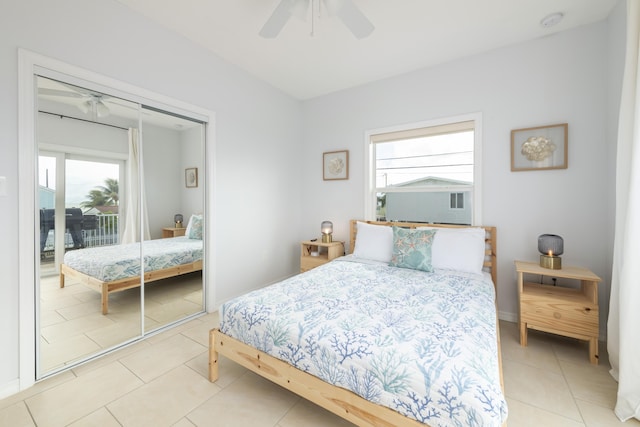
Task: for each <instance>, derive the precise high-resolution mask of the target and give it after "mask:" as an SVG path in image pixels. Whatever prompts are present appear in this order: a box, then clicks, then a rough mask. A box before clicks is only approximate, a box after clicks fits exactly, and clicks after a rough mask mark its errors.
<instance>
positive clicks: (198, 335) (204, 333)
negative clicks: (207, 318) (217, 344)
mask: <svg viewBox="0 0 640 427" xmlns="http://www.w3.org/2000/svg"><path fill="white" fill-rule="evenodd" d="M211 329H212V328H211V327H210V326H209V325H207V324H206V323H202V322H197V323H196V322H194V323H192V324H191V327H190V328H188V329H185V330H184V331H182V335H184V336H186V337H189V338H191V339H192V340H194V341H195V342H198V343H200V344H202V345H203V346H205V347H209V331H211Z"/></svg>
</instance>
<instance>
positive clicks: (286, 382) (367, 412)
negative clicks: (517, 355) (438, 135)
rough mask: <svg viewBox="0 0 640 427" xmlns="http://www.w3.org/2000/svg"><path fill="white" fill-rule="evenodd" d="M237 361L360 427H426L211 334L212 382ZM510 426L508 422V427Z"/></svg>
mask: <svg viewBox="0 0 640 427" xmlns="http://www.w3.org/2000/svg"><path fill="white" fill-rule="evenodd" d="M362 222H366V223H368V224H376V225H389V226H390V225H396V226H398V227H405V228H417V227H424V226H429V227H431V226H433V227H462V226H455V225H434V224H424V223H412V222H380V221H362ZM356 223H357V220H351V227H350V234H351V236H350V247H349V250H350V253H352V252H353V248H354V245H355V239H356V233H357V226H356ZM481 228H484V229H485V230H486V231H487V237H486V248H487V249H486V253H485V263H484V266H485V269H488V270H489V272H490V273H491V278H492V279H493V284H494V287H495V288H496V336H497V339H498V364H499V369H500V384H501V386H502V390H503V392H504V380H503V375H502V354H501V353H502V352H501V349H500V330H499V325H498V317H497V313H498V310H497V266H498V264H497V253H496V248H497V241H496V238H497V236H496V228H495V227H481ZM219 354H222V355H223V356H225V357H227V358H229V359H231V360H233V361H234V362H236V363H238V364H240V365H242V366H244V367H245V368H247V369H249V370H250V371H252V372H255V373H257V374H258V375H260V376H262V377H264V378H266V379H268V380H269V381H272V382H274V383H276V384H278V385H280V386H281V387H284V388H285V389H287V390H289V391H291V392H293V393H296V394H297V395H299V396H301V397H303V398H305V399H307V400H309V401H311V402H313V403H315V404H317V405H319V406H321V407H323V408H325V409H327V410H329V411H331V412H333V413H334V414H336V415H338V416H339V417H341V418H344V419H345V420H347V421H349V422H352V423H354V424H356V425H358V426H363V427H364V426H384V427H397V426H413V427H425V424H423V423H420V422H419V421H416V420H414V419H411V418H407V417H405V416H404V415H402V414H400V413H399V412H396V411H394V410H392V409H390V408H387V407H385V406H381V405H377V404H375V403H372V402H369V401H368V400H365V399H363V398H362V397H360V396H358V395H357V394H355V393H353V392H351V391H349V390H346V389H344V388H341V387H337V386H334V385H331V384H329V383H326V382H324V381H322V380H321V379H319V378H317V377H314V376H313V375H310V374H308V373H306V372H304V371H301V370H299V369H297V368H295V367H293V366H292V365H289V364H288V363H286V362H283V361H281V360H279V359H277V358H275V357H273V356H271V355H269V354H267V353H264V352H262V351H260V350H257V349H255V348H253V347H251V346H249V345H247V344H244V343H242V342H240V341H238V340H236V339H234V338H231V337H229V336H227V335H225V334H223V333H222V332H221V331H220V330H219V329H217V328H216V329H212V330H211V331H210V333H209V381H212V382H214V381H216V380H217V379H218V355H219ZM504 426H506V422H505V424H504Z"/></svg>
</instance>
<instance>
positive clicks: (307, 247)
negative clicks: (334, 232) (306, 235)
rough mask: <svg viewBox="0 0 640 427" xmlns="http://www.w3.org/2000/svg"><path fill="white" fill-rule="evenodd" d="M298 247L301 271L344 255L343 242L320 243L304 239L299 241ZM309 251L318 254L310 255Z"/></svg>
mask: <svg viewBox="0 0 640 427" xmlns="http://www.w3.org/2000/svg"><path fill="white" fill-rule="evenodd" d="M300 249H301V252H300V272H301V273H304V272H305V271H308V270H311V269H312V268H316V267H318V266H320V265H322V264H325V263H327V262H329V261H331V260H332V259H335V258H338V257H340V256H342V255H344V243H343V242H330V243H322V242H318V241H316V242H312V241H310V240H305V241H304V242H300ZM311 253H317V254H318V255H317V256H312V255H311Z"/></svg>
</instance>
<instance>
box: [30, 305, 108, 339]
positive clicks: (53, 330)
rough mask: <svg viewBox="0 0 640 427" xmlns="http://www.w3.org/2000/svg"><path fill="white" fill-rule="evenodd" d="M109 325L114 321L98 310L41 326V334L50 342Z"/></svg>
mask: <svg viewBox="0 0 640 427" xmlns="http://www.w3.org/2000/svg"><path fill="white" fill-rule="evenodd" d="M109 325H113V321H112V320H111V319H109V317H108V316H104V315H102V314H101V313H100V312H96V313H94V314H92V315H89V316H83V317H81V318H78V319H73V320H69V321H67V322H63V323H58V324H55V325H51V326H47V327H46V328H41V329H40V335H42V337H43V338H44V339H46V340H47V341H48V342H49V343H53V342H55V341H58V340H63V339H66V338H71V337H74V336H78V335H81V334H83V333H85V332H89V331H92V330H94V329H98V328H104V327H106V326H109Z"/></svg>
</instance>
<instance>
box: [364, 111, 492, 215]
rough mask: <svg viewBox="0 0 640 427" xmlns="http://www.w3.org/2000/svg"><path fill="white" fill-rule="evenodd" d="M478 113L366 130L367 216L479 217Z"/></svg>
mask: <svg viewBox="0 0 640 427" xmlns="http://www.w3.org/2000/svg"><path fill="white" fill-rule="evenodd" d="M479 126H480V117H479V115H473V116H466V117H464V118H460V117H458V118H455V119H450V120H444V121H438V122H429V123H419V124H415V125H409V126H403V127H402V128H394V129H383V130H379V131H372V132H370V133H368V134H367V144H368V147H367V148H368V149H367V153H368V154H369V156H370V158H369V162H368V163H369V165H370V182H369V183H368V185H367V194H368V196H367V198H366V199H367V200H366V203H367V209H366V211H367V218H373V217H374V215H375V218H376V219H378V220H382V221H384V220H390V221H391V220H393V221H412V222H429V223H444V224H473V223H475V222H477V221H479V215H478V210H479V209H478V208H479V203H478V200H479V198H478V197H479V195H478V191H477V190H478V189H479V188H480V187H479V176H480V174H479V162H478V159H479V158H480V141H479V131H478V130H479Z"/></svg>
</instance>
